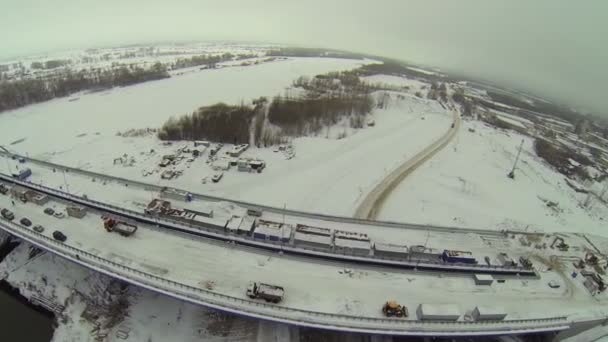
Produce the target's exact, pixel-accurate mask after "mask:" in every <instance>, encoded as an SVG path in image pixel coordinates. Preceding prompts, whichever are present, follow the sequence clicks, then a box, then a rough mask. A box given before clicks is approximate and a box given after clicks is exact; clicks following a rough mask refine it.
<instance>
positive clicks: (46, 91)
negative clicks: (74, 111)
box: [0, 63, 169, 112]
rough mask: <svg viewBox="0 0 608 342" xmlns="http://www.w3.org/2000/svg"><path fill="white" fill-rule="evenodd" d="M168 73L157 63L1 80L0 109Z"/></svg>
mask: <svg viewBox="0 0 608 342" xmlns="http://www.w3.org/2000/svg"><path fill="white" fill-rule="evenodd" d="M44 67H46V65H45V66H44ZM167 77H169V74H168V73H167V70H166V68H165V66H164V65H162V64H161V63H156V64H154V65H153V66H151V67H150V68H148V69H143V68H140V67H132V68H127V67H120V68H118V69H113V70H96V71H93V72H87V71H84V70H83V71H80V72H77V73H74V72H71V71H70V70H66V71H65V72H63V73H61V74H59V75H56V76H53V77H49V78H41V79H25V80H16V81H5V82H0V112H2V111H5V110H10V109H16V108H19V107H23V106H26V105H29V104H34V103H39V102H43V101H48V100H51V99H54V98H57V97H63V96H69V95H71V94H74V93H77V92H79V91H83V90H92V89H105V88H112V87H116V86H127V85H131V84H136V83H141V82H146V81H151V80H159V79H163V78H167Z"/></svg>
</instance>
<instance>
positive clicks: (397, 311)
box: [382, 300, 408, 317]
mask: <svg viewBox="0 0 608 342" xmlns="http://www.w3.org/2000/svg"><path fill="white" fill-rule="evenodd" d="M382 313H384V316H386V317H407V316H408V312H407V307H405V306H404V305H401V304H399V303H397V301H395V300H389V301H388V302H386V303H384V306H382Z"/></svg>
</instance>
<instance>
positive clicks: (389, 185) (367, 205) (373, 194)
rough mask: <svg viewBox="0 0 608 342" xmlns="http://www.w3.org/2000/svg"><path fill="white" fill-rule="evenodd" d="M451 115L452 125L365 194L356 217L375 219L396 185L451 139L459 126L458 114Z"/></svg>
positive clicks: (455, 112)
mask: <svg viewBox="0 0 608 342" xmlns="http://www.w3.org/2000/svg"><path fill="white" fill-rule="evenodd" d="M453 115H454V121H453V122H454V127H451V126H450V129H449V130H448V131H447V132H445V134H444V135H443V136H441V137H440V138H439V139H437V140H436V141H434V142H433V143H432V144H430V145H429V146H427V147H426V148H425V149H424V150H422V151H420V152H418V153H417V154H416V155H414V156H413V157H412V158H410V159H409V160H407V161H406V162H405V163H403V164H401V166H399V167H398V168H397V169H395V170H394V171H393V172H391V173H389V174H388V176H386V177H385V178H384V179H383V180H382V181H381V182H380V183H378V184H377V185H376V186H375V187H374V188H373V189H372V191H370V192H369V193H368V194H367V196H365V198H364V199H363V201H362V202H361V204H359V207H358V208H357V210H356V211H355V217H356V218H359V219H368V220H375V219H376V218H377V217H378V214H379V213H380V210H381V209H382V205H383V204H384V202H385V201H386V199H387V198H388V197H389V196H390V194H391V192H392V191H393V190H394V189H395V188H396V187H397V185H399V183H401V181H403V179H404V178H405V177H407V176H408V175H409V174H410V173H412V172H413V171H414V170H416V169H417V168H418V167H419V166H420V165H422V164H424V162H425V161H427V160H429V159H430V158H431V157H432V156H434V155H435V153H437V152H439V151H441V149H443V148H444V147H445V146H446V145H447V144H448V143H449V142H450V141H452V139H453V138H454V136H456V133H457V132H458V129H459V128H460V115H459V114H458V112H457V111H454V112H453Z"/></svg>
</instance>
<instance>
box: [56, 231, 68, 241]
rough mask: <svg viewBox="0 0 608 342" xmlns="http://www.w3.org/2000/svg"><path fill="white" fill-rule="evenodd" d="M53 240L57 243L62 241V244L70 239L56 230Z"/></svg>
mask: <svg viewBox="0 0 608 342" xmlns="http://www.w3.org/2000/svg"><path fill="white" fill-rule="evenodd" d="M53 238H54V239H55V240H57V241H61V242H65V240H67V239H68V237H67V236H65V234H63V233H62V232H60V231H58V230H56V231H54V232H53Z"/></svg>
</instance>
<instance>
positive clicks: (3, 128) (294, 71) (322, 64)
mask: <svg viewBox="0 0 608 342" xmlns="http://www.w3.org/2000/svg"><path fill="white" fill-rule="evenodd" d="M361 64H362V61H356V60H347V59H328V58H292V59H288V60H280V61H275V62H272V63H265V64H260V65H253V66H244V67H231V68H222V69H217V70H215V69H213V70H200V71H199V72H194V73H188V74H184V75H180V76H174V77H171V78H169V79H164V80H159V81H152V82H146V83H142V84H137V85H133V86H128V87H124V88H113V89H111V90H107V91H103V92H98V93H92V94H87V95H84V94H82V95H80V96H79V100H78V101H72V102H71V101H69V99H68V98H61V99H56V100H52V101H48V102H45V103H41V104H36V105H31V106H27V107H24V108H21V109H17V110H14V111H10V112H6V113H2V116H1V120H2V125H0V145H8V144H10V143H11V142H13V141H16V140H18V139H21V138H24V137H25V138H27V139H26V140H25V141H24V142H22V143H21V144H19V145H18V149H20V150H22V151H24V152H26V151H27V152H28V153H29V154H31V155H34V154H40V153H45V152H47V153H48V152H51V151H54V152H59V151H65V150H69V149H72V148H74V147H75V146H78V145H81V144H82V143H84V142H85V141H91V140H93V141H94V140H98V139H99V137H100V136H108V135H114V134H115V133H116V132H117V131H120V130H126V129H130V128H143V127H160V126H161V125H162V124H163V123H164V122H165V121H166V120H167V119H168V118H170V117H171V116H180V115H183V114H188V113H192V112H193V111H194V110H196V109H197V108H199V107H201V106H205V105H211V104H214V103H216V102H226V103H230V104H238V103H240V102H241V101H244V102H245V103H249V102H250V101H251V100H253V99H254V98H257V97H260V96H274V95H277V94H281V93H283V91H284V89H285V88H286V87H288V86H290V84H291V82H292V81H293V80H294V79H296V78H297V77H299V76H302V75H306V76H315V75H317V74H323V73H326V72H329V71H334V70H347V69H352V68H355V67H357V66H359V65H361ZM72 97H74V96H72ZM96 133H99V134H100V136H97V135H95V134H96ZM80 134H88V135H87V136H86V137H83V138H81V139H78V138H77V137H76V136H77V135H80Z"/></svg>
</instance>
